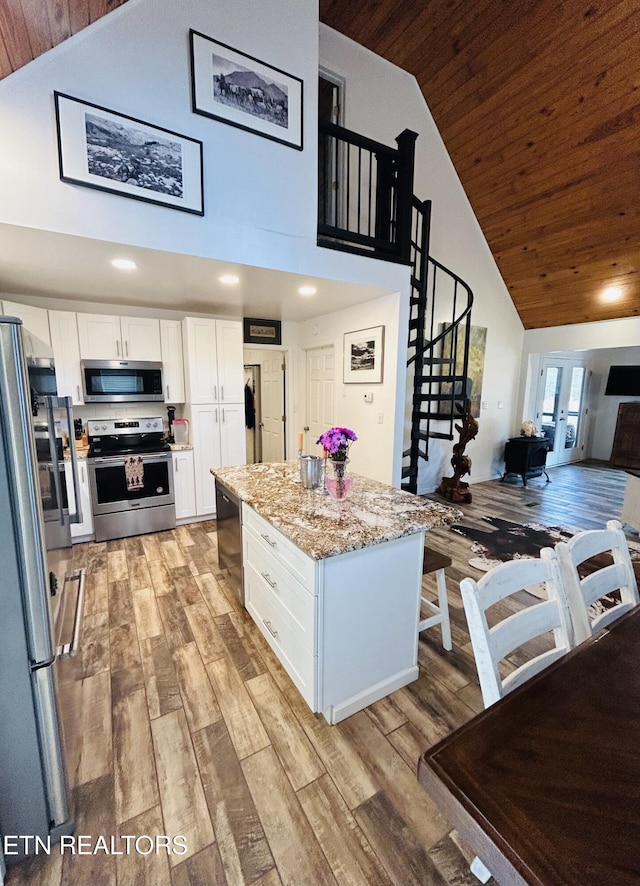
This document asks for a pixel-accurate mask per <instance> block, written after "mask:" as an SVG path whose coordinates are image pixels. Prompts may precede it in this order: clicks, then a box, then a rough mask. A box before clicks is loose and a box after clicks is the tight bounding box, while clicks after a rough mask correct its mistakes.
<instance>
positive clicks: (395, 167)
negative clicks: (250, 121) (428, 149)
mask: <svg viewBox="0 0 640 886" xmlns="http://www.w3.org/2000/svg"><path fill="white" fill-rule="evenodd" d="M416 138H417V133H415V132H411V130H409V129H405V131H404V132H402V133H401V134H400V135H399V136H398V137H397V138H396V143H397V148H391V147H389V146H388V145H383V144H381V143H380V142H376V141H374V140H373V139H370V138H366V136H363V135H359V134H358V133H355V132H351V131H350V130H349V129H345V128H344V127H343V126H337V125H336V124H334V123H326V122H319V124H318V245H320V246H328V247H330V248H334V249H340V250H342V251H347V252H355V253H357V254H360V255H370V256H374V257H379V258H384V259H386V260H387V261H400V262H406V263H409V261H410V259H411V213H412V202H413V169H414V154H415V141H416Z"/></svg>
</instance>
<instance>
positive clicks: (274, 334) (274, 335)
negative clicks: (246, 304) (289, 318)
mask: <svg viewBox="0 0 640 886" xmlns="http://www.w3.org/2000/svg"><path fill="white" fill-rule="evenodd" d="M243 332H244V343H245V345H281V344H282V322H281V321H280V320H256V319H255V318H254V317H245V318H244V323H243Z"/></svg>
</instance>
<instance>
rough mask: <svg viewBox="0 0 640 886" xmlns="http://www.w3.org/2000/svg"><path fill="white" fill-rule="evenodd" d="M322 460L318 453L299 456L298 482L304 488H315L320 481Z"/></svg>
mask: <svg viewBox="0 0 640 886" xmlns="http://www.w3.org/2000/svg"><path fill="white" fill-rule="evenodd" d="M323 461H324V459H323V458H322V457H321V456H319V455H301V456H300V459H299V463H300V482H301V483H302V485H303V486H304V488H305V489H316V488H317V487H318V486H319V485H320V483H321V482H322V469H323V467H324V465H323V464H322V463H323Z"/></svg>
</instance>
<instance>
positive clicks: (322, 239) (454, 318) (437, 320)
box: [318, 121, 473, 493]
mask: <svg viewBox="0 0 640 886" xmlns="http://www.w3.org/2000/svg"><path fill="white" fill-rule="evenodd" d="M416 138H417V134H416V133H415V132H412V131H411V130H408V129H405V131H404V132H403V133H401V134H400V135H399V136H398V137H397V138H396V143H397V148H391V147H389V146H388V145H384V144H381V143H380V142H376V141H373V139H369V138H366V137H365V136H363V135H359V134H358V133H355V132H351V131H350V130H348V129H345V128H344V127H342V126H337V125H335V124H333V123H327V122H322V121H320V122H319V124H318V139H319V142H318V245H319V246H325V247H329V248H331V249H339V250H342V251H345V252H354V253H357V254H359V255H369V256H372V257H374V258H381V259H385V260H386V261H399V262H404V263H406V264H409V265H410V267H411V301H410V305H411V309H410V320H409V342H408V360H407V365H408V367H409V375H410V378H411V389H412V395H411V419H410V426H411V430H410V445H409V447H408V448H407V449H405V450H404V452H403V459H402V481H403V482H402V488H403V489H407V490H408V491H410V492H413V493H416V492H417V489H418V471H419V464H420V459H428V457H429V440H431V439H434V438H440V439H445V440H452V439H453V429H454V422H455V421H456V420H457V419H458V417H459V412H458V408H457V407H458V406H459V405H462V406H464V402H465V400H466V399H467V398H468V397H469V396H470V394H471V391H470V382H469V379H468V364H469V338H470V336H469V332H470V325H471V306H472V304H473V293H472V292H471V289H470V288H469V286H467V284H466V283H465V282H464V280H462V279H461V278H460V277H458V275H457V274H454V273H453V271H450V270H449V269H448V268H446V267H445V266H444V265H442V264H441V263H440V262H438V261H436V259H434V258H432V256H431V255H430V242H429V240H430V227H431V201H430V200H425V201H420V200H418V199H417V198H416V197H415V196H414V195H413V173H414V157H415V141H416ZM411 374H412V375H411Z"/></svg>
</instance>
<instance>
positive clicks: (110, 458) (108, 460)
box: [89, 452, 173, 469]
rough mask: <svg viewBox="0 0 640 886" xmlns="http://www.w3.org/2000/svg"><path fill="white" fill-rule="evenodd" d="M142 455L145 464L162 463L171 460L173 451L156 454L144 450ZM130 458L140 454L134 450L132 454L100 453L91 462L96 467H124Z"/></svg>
mask: <svg viewBox="0 0 640 886" xmlns="http://www.w3.org/2000/svg"><path fill="white" fill-rule="evenodd" d="M140 457H141V458H142V462H143V464H145V465H148V464H160V463H161V462H163V461H167V462H169V461H171V459H172V457H173V456H172V453H171V452H159V453H158V454H157V455H154V454H153V453H152V452H142V453H140ZM128 458H138V456H137V455H136V454H135V453H134V452H132V453H131V454H130V455H100V456H97V457H95V458H92V459H91V460H90V462H89V464H90V466H91V467H92V468H94V469H95V468H96V466H99V465H107V466H109V467H112V468H117V467H124V465H125V462H126V461H127V459H128Z"/></svg>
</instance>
